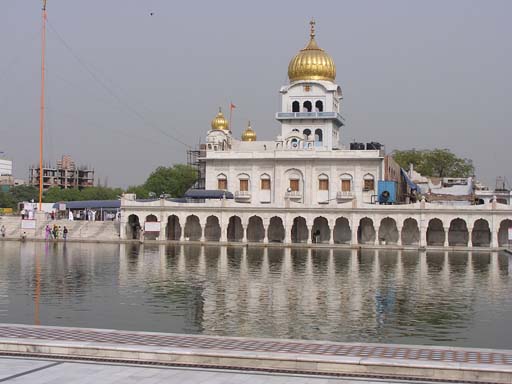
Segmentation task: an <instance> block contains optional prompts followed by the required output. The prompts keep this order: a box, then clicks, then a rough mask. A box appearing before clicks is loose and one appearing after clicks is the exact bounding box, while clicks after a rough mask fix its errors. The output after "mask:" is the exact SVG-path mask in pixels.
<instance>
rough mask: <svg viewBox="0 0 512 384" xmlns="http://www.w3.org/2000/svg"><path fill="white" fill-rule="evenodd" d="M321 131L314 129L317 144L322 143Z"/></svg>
mask: <svg viewBox="0 0 512 384" xmlns="http://www.w3.org/2000/svg"><path fill="white" fill-rule="evenodd" d="M323 136H324V135H323V132H322V130H321V129H315V144H316V145H317V146H319V145H322V142H323V138H324V137H323Z"/></svg>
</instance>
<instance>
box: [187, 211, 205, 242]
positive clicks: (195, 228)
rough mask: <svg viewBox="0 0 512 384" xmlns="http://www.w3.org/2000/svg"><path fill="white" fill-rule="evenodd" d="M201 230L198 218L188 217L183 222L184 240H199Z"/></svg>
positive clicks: (194, 216)
mask: <svg viewBox="0 0 512 384" xmlns="http://www.w3.org/2000/svg"><path fill="white" fill-rule="evenodd" d="M201 235H202V228H201V222H200V221H199V217H197V216H196V215H190V216H188V217H187V220H186V221H185V240H192V241H197V240H201Z"/></svg>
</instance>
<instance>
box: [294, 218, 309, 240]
mask: <svg viewBox="0 0 512 384" xmlns="http://www.w3.org/2000/svg"><path fill="white" fill-rule="evenodd" d="M291 235H292V243H306V242H307V241H308V225H307V223H306V219H305V218H303V217H302V216H298V217H296V218H295V219H293V226H292V233H291Z"/></svg>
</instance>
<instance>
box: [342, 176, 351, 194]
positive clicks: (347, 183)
mask: <svg viewBox="0 0 512 384" xmlns="http://www.w3.org/2000/svg"><path fill="white" fill-rule="evenodd" d="M340 179H341V192H345V193H350V192H352V176H351V175H349V174H348V173H344V174H343V175H341V177H340Z"/></svg>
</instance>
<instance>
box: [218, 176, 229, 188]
mask: <svg viewBox="0 0 512 384" xmlns="http://www.w3.org/2000/svg"><path fill="white" fill-rule="evenodd" d="M217 189H219V190H223V191H225V190H227V189H228V178H227V176H226V175H225V174H224V173H219V174H218V175H217Z"/></svg>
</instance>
